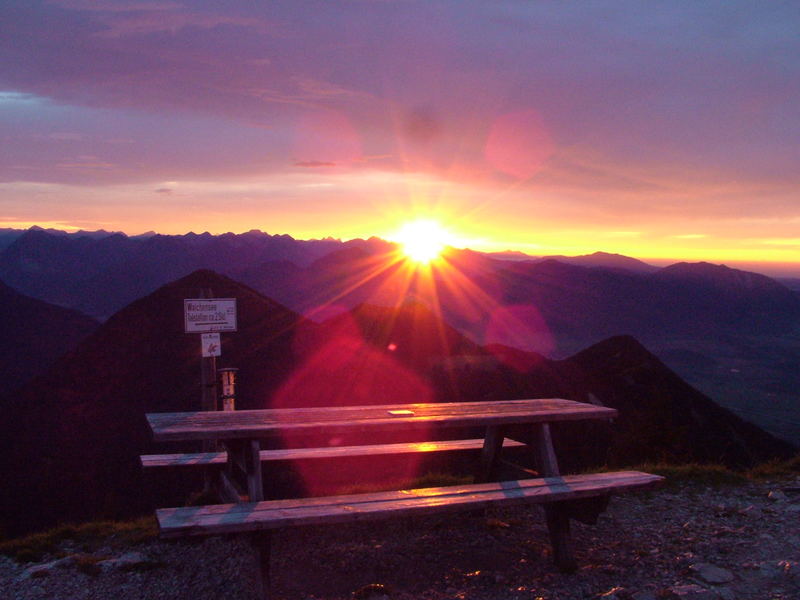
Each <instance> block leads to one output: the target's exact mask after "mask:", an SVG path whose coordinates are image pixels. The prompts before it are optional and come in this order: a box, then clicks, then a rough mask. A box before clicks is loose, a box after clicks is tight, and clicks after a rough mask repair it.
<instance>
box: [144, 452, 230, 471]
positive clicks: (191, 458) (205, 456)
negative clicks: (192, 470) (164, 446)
mask: <svg viewBox="0 0 800 600" xmlns="http://www.w3.org/2000/svg"><path fill="white" fill-rule="evenodd" d="M139 460H140V461H141V463H142V467H143V468H145V469H149V468H153V467H182V466H194V465H224V464H225V461H227V460H228V453H227V452H186V453H183V454H143V455H141V456H140V457H139Z"/></svg>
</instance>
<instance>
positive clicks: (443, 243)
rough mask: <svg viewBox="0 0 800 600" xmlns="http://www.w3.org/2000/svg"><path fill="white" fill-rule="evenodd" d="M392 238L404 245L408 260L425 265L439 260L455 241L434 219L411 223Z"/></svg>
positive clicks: (418, 220) (417, 220) (404, 252)
mask: <svg viewBox="0 0 800 600" xmlns="http://www.w3.org/2000/svg"><path fill="white" fill-rule="evenodd" d="M392 237H393V239H394V241H396V242H399V243H400V244H401V245H402V247H403V254H405V255H406V257H407V258H408V259H410V260H412V261H414V262H418V263H423V264H427V263H429V262H431V261H432V260H434V259H436V258H438V256H439V255H440V254H441V253H442V251H443V250H444V249H445V248H446V247H447V246H448V245H450V244H451V243H452V240H453V236H452V235H451V234H450V233H449V232H448V231H447V230H446V229H445V228H444V227H442V226H441V225H440V224H439V222H438V221H434V220H433V219H416V220H415V221H410V222H408V223H406V224H404V225H403V226H402V227H401V228H400V229H399V230H398V231H397V233H396V234H394V236H392Z"/></svg>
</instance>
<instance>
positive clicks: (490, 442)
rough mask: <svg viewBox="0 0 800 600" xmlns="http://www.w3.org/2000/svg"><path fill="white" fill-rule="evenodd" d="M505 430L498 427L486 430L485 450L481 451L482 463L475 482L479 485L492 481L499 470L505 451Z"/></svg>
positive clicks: (494, 426)
mask: <svg viewBox="0 0 800 600" xmlns="http://www.w3.org/2000/svg"><path fill="white" fill-rule="evenodd" d="M504 437H505V436H504V430H503V428H502V427H500V426H497V425H490V426H488V427H487V428H486V436H485V437H484V438H483V449H482V450H481V461H480V465H479V467H478V472H477V473H476V474H475V480H476V481H477V482H478V483H482V482H485V481H491V479H492V477H493V475H494V474H495V472H496V470H497V462H498V460H499V458H500V451H501V450H502V449H503V439H504Z"/></svg>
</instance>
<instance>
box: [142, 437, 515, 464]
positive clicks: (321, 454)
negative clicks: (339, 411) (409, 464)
mask: <svg viewBox="0 0 800 600" xmlns="http://www.w3.org/2000/svg"><path fill="white" fill-rule="evenodd" d="M524 445H525V444H523V443H522V442H517V441H515V440H509V439H506V440H505V441H504V442H503V446H504V447H506V448H511V447H517V446H524ZM482 447H483V440H481V439H471V440H441V441H435V442H403V443H397V444H371V445H367V446H330V447H327V448H281V449H279V450H261V452H260V453H259V456H260V458H261V460H262V461H273V460H305V459H313V458H346V457H352V456H381V455H384V454H417V453H419V452H455V451H460V450H478V449H480V448H482ZM139 458H140V460H141V462H142V467H144V468H153V467H181V466H193V465H224V464H225V462H226V461H227V460H228V455H227V453H226V452H195V453H185V454H143V455H142V456H140V457H139Z"/></svg>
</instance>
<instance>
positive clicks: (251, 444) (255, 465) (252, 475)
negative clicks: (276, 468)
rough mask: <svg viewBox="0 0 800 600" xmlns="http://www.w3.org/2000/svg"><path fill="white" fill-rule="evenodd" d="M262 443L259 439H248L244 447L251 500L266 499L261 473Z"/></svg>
mask: <svg viewBox="0 0 800 600" xmlns="http://www.w3.org/2000/svg"><path fill="white" fill-rule="evenodd" d="M260 451H261V444H260V443H259V441H258V440H248V442H247V443H246V444H245V447H244V453H245V466H246V472H247V495H248V496H249V497H250V502H260V501H261V500H263V499H264V484H263V478H262V475H261V456H260V455H259V452H260Z"/></svg>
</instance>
